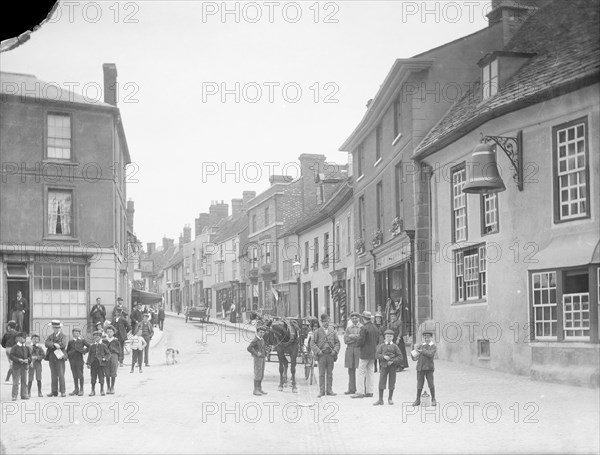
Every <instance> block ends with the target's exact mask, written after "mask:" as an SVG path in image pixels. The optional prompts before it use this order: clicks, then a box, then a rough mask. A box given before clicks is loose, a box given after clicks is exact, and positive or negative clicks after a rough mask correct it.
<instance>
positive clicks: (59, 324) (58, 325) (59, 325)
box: [51, 319, 62, 328]
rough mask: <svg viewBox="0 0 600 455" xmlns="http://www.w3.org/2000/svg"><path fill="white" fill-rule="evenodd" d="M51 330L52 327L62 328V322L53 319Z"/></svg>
mask: <svg viewBox="0 0 600 455" xmlns="http://www.w3.org/2000/svg"><path fill="white" fill-rule="evenodd" d="M51 324H52V328H54V327H62V322H60V321H59V320H58V319H53V320H52V322H51Z"/></svg>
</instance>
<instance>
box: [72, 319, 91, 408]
mask: <svg viewBox="0 0 600 455" xmlns="http://www.w3.org/2000/svg"><path fill="white" fill-rule="evenodd" d="M71 333H72V334H73V338H72V339H71V340H70V341H69V343H68V344H67V357H68V358H69V365H70V366H71V373H72V374H73V382H74V383H75V389H74V390H73V391H72V392H71V393H70V394H69V395H71V396H73V395H78V396H83V364H84V361H83V355H84V354H87V352H88V351H89V347H90V344H89V343H88V342H87V341H85V340H84V339H83V338H81V330H80V329H77V328H75V329H73V330H72V332H71Z"/></svg>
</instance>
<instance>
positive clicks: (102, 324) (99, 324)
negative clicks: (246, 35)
mask: <svg viewBox="0 0 600 455" xmlns="http://www.w3.org/2000/svg"><path fill="white" fill-rule="evenodd" d="M98 326H100V327H104V323H103V322H102V321H98V322H96V327H98Z"/></svg>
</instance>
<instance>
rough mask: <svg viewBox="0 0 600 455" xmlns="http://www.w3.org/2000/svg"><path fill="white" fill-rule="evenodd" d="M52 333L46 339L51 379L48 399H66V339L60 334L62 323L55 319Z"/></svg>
mask: <svg viewBox="0 0 600 455" xmlns="http://www.w3.org/2000/svg"><path fill="white" fill-rule="evenodd" d="M51 324H52V333H51V334H50V335H49V336H48V338H46V343H45V344H46V348H47V351H46V360H48V362H49V363H50V377H51V378H52V391H51V392H50V393H49V394H48V396H49V397H57V396H58V390H59V388H60V396H61V397H66V396H67V395H66V393H65V392H66V390H65V361H66V359H67V354H66V352H65V348H66V347H67V337H66V336H65V334H64V333H62V323H61V322H60V321H58V320H56V319H54V320H53V321H52V323H51Z"/></svg>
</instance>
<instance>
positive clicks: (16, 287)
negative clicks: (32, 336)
mask: <svg viewBox="0 0 600 455" xmlns="http://www.w3.org/2000/svg"><path fill="white" fill-rule="evenodd" d="M18 291H21V294H23V298H24V299H25V300H26V301H27V311H26V312H25V315H24V317H23V327H21V328H20V330H21V331H22V332H25V333H29V328H30V327H31V307H32V305H31V299H30V298H29V278H25V279H10V278H9V279H7V280H6V292H7V299H6V301H7V302H8V305H6V313H7V314H6V320H7V321H10V320H11V319H13V311H12V310H13V304H14V302H15V301H16V300H17V292H18Z"/></svg>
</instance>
